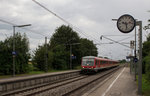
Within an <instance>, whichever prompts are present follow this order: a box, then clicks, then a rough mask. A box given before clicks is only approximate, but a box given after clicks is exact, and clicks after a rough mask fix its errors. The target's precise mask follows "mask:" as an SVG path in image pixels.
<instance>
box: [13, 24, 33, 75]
mask: <svg viewBox="0 0 150 96" xmlns="http://www.w3.org/2000/svg"><path fill="white" fill-rule="evenodd" d="M26 26H31V24H26V25H14V26H13V52H12V55H13V76H15V56H16V52H15V28H16V27H26Z"/></svg>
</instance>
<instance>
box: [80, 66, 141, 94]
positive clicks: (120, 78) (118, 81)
mask: <svg viewBox="0 0 150 96" xmlns="http://www.w3.org/2000/svg"><path fill="white" fill-rule="evenodd" d="M82 96H140V95H137V84H136V82H135V81H134V75H132V74H130V68H129V67H123V68H121V69H119V70H118V71H117V72H115V74H113V75H112V76H110V77H108V78H107V79H105V80H104V81H103V82H100V83H99V84H98V85H97V86H95V87H94V88H93V89H91V90H90V91H89V92H87V93H85V94H84V95H82Z"/></svg>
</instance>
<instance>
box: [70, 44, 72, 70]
mask: <svg viewBox="0 0 150 96" xmlns="http://www.w3.org/2000/svg"><path fill="white" fill-rule="evenodd" d="M70 69H72V45H71V44H70Z"/></svg>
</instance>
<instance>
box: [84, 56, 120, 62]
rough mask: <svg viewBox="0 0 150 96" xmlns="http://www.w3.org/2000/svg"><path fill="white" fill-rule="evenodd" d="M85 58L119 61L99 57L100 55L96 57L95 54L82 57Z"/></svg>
mask: <svg viewBox="0 0 150 96" xmlns="http://www.w3.org/2000/svg"><path fill="white" fill-rule="evenodd" d="M82 58H83V59H86V58H93V59H100V60H105V61H115V62H118V61H116V60H111V59H105V58H99V57H95V56H84V57H82Z"/></svg>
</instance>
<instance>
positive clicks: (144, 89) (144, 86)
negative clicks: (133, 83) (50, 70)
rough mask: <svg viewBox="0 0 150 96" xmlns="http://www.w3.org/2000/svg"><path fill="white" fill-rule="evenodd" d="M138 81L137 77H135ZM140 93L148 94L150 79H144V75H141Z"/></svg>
mask: <svg viewBox="0 0 150 96" xmlns="http://www.w3.org/2000/svg"><path fill="white" fill-rule="evenodd" d="M137 83H138V78H137ZM142 93H143V95H144V96H150V81H147V80H146V75H145V74H143V75H142Z"/></svg>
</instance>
